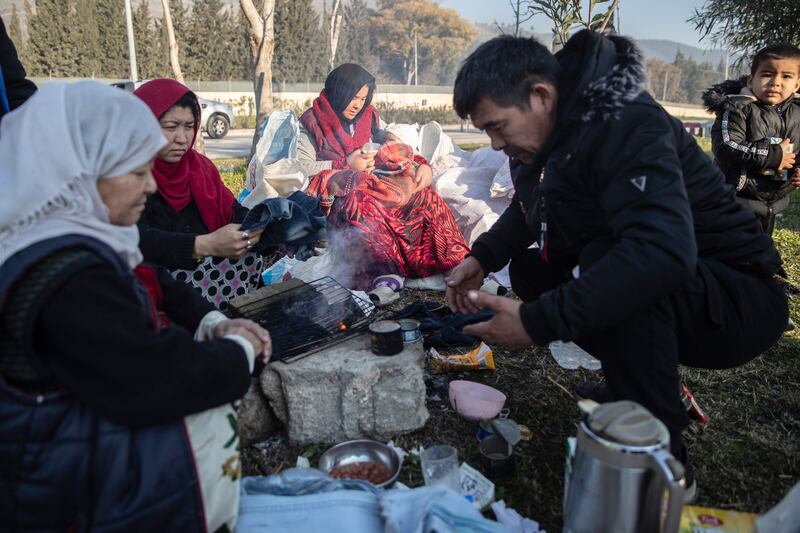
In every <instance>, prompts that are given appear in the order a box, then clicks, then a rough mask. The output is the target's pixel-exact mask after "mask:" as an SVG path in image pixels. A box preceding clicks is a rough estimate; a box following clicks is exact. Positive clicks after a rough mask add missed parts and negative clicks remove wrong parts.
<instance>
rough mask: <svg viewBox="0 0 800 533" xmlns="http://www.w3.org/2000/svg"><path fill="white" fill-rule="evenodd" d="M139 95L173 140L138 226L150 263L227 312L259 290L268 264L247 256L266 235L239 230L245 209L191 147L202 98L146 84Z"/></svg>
mask: <svg viewBox="0 0 800 533" xmlns="http://www.w3.org/2000/svg"><path fill="white" fill-rule="evenodd" d="M134 94H135V95H136V96H138V97H139V98H141V99H142V100H143V101H144V102H145V103H146V104H147V105H148V106H149V107H150V109H151V110H152V111H153V114H154V115H155V116H156V118H157V119H158V121H159V123H160V124H161V131H162V132H163V133H164V136H165V137H166V138H167V141H168V144H167V145H166V146H165V147H164V149H163V150H161V152H159V154H158V156H157V158H156V160H155V163H154V165H153V176H154V177H155V179H156V183H157V185H158V192H156V193H155V194H153V195H152V196H150V197H149V198H148V199H147V204H146V206H145V210H144V213H143V214H142V218H141V220H140V221H139V232H140V235H141V240H140V247H141V249H142V253H143V254H144V258H145V261H148V262H151V263H155V264H159V265H162V266H164V267H166V268H167V269H169V270H170V272H172V274H173V276H175V277H176V278H177V279H179V280H182V281H187V282H189V283H192V284H193V285H194V286H195V287H196V288H197V289H199V290H200V291H201V292H202V294H203V296H205V297H206V298H208V299H209V300H210V301H211V302H212V303H214V304H216V305H217V306H218V307H225V306H226V304H227V301H228V300H229V299H230V298H233V297H235V296H238V295H241V294H244V293H245V292H247V291H248V290H249V289H250V288H254V287H255V285H257V283H258V276H259V274H260V270H261V267H262V265H263V260H262V259H261V258H260V257H258V256H256V255H255V254H251V253H248V250H249V249H250V248H251V247H252V246H253V245H255V243H257V242H258V238H259V236H260V234H261V231H262V230H254V231H249V232H248V231H241V230H240V224H239V223H240V222H241V221H242V219H244V216H245V215H246V213H247V209H245V208H244V207H242V206H240V205H239V204H238V202H236V199H235V198H234V197H233V194H232V193H231V192H230V190H228V188H227V187H226V186H225V184H224V183H223V182H222V178H221V177H220V175H219V172H218V171H217V168H216V167H215V166H214V163H212V162H211V160H210V159H208V158H207V157H205V156H204V155H202V154H200V153H198V152H196V151H195V150H194V149H193V148H192V147H193V146H194V140H195V138H196V137H197V135H198V133H199V131H200V105H199V103H198V101H197V96H196V95H195V94H194V93H193V92H192V91H190V90H189V88H188V87H186V86H185V85H183V84H181V83H178V82H177V81H175V80H170V79H157V80H153V81H150V82H147V83H145V84H144V85H142V86H141V87H139V88H138V89H137V90H136V91H134Z"/></svg>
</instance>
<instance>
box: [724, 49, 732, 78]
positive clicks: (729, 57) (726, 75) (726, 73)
mask: <svg viewBox="0 0 800 533" xmlns="http://www.w3.org/2000/svg"><path fill="white" fill-rule="evenodd" d="M730 62H731V55H730V54H729V53H728V50H725V79H726V80H727V79H728V66H729V65H730Z"/></svg>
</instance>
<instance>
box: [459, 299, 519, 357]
mask: <svg viewBox="0 0 800 533" xmlns="http://www.w3.org/2000/svg"><path fill="white" fill-rule="evenodd" d="M468 298H469V300H470V301H471V302H472V303H473V305H475V306H476V307H479V308H481V309H486V308H488V309H492V310H494V313H495V314H494V316H493V317H492V319H491V320H487V321H486V322H479V323H477V324H472V325H471V326H465V327H464V333H466V334H467V335H474V336H476V337H480V338H481V339H483V340H484V341H485V342H487V343H488V344H494V345H497V346H507V347H509V348H524V347H526V346H530V345H532V344H533V339H531V338H530V337H529V336H528V332H527V331H525V328H524V327H523V325H522V319H521V318H520V315H519V308H520V306H521V305H522V302H520V301H519V300H512V299H511V298H506V297H505V296H492V295H491V294H486V293H484V292H479V291H469V295H468Z"/></svg>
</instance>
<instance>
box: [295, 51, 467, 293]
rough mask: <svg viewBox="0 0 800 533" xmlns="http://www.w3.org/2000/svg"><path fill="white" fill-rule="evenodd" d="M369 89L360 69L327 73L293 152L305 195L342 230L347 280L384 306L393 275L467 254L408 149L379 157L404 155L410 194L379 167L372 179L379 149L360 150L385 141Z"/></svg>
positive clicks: (428, 269)
mask: <svg viewBox="0 0 800 533" xmlns="http://www.w3.org/2000/svg"><path fill="white" fill-rule="evenodd" d="M374 92H375V78H374V77H373V76H372V75H371V74H370V73H369V72H367V71H366V70H364V69H363V68H362V67H360V66H358V65H354V64H352V63H349V64H345V65H341V66H339V67H338V68H336V69H334V70H333V71H331V73H330V74H329V75H328V78H327V79H326V80H325V88H324V89H323V90H322V92H320V94H319V97H318V98H316V99H315V100H314V104H313V105H312V107H311V108H310V109H308V110H307V111H306V112H305V113H303V115H302V116H301V117H300V125H301V130H300V137H299V142H298V147H297V151H298V159H299V160H300V162H301V163H302V164H303V165H304V167H305V168H306V171H307V172H308V175H309V178H310V182H309V186H308V190H307V191H306V192H307V193H308V194H310V195H313V196H317V197H319V199H320V204H321V206H322V208H323V210H324V211H326V212H328V213H329V214H328V222H329V225H330V226H331V228H333V229H336V228H339V229H344V230H346V231H343V232H341V234H340V235H341V236H342V238H339V239H335V241H336V242H335V244H336V246H334V248H335V247H338V246H342V245H344V246H345V247H346V250H345V255H343V257H346V258H347V259H348V261H349V262H350V264H351V265H352V266H353V272H349V273H348V274H350V276H349V277H350V278H351V279H349V280H347V281H345V283H347V284H348V285H350V286H351V287H352V288H357V289H365V290H372V291H373V292H371V293H370V296H371V297H372V296H375V297H376V298H374V300H376V301H377V302H378V303H386V302H388V301H389V300H390V299H391V296H396V291H397V290H399V288H400V286H401V285H402V280H398V279H397V278H398V276H400V277H414V278H420V277H427V276H431V275H433V274H437V273H440V272H445V271H447V270H448V269H450V268H452V267H453V266H455V265H456V264H458V263H459V262H460V261H461V259H462V258H463V257H464V256H465V255H466V253H467V252H468V251H469V249H468V248H467V245H466V242H465V241H464V237H463V236H462V235H461V232H460V231H459V229H458V226H457V225H456V222H455V219H454V218H453V214H452V213H451V212H450V209H449V208H448V207H447V205H446V204H445V203H444V200H442V198H441V197H440V196H439V195H438V194H436V193H435V192H434V191H433V190H431V189H430V188H429V187H428V186H427V185H428V184H429V183H430V176H431V168H430V165H428V162H427V161H425V159H424V158H422V157H421V156H414V155H413V149H412V147H405V149H403V148H400V149H399V150H394V149H393V148H392V147H385V149H383V148H382V149H381V152H380V154H388V155H392V154H397V153H400V152H403V151H404V150H405V152H406V158H405V159H404V160H403V162H402V164H401V165H400V168H399V170H404V171H405V172H407V173H408V174H409V175H411V176H413V178H411V179H412V180H413V182H412V183H410V184H409V185H410V187H409V188H408V190H405V189H401V188H400V187H397V186H396V185H397V184H396V183H394V184H393V183H392V180H391V179H386V178H388V176H386V172H385V171H386V170H387V169H384V168H383V167H381V168H379V169H378V170H379V171H381V170H383V171H384V174H383V176H384V177H383V178H377V177H376V176H375V175H373V174H371V173H372V171H373V170H375V161H376V157H375V155H376V153H377V149H376V147H374V146H371V147H365V145H367V144H369V143H371V142H373V141H376V140H383V132H381V122H380V117H379V116H378V111H377V110H376V109H375V108H374V107H373V106H372V105H371V102H372V95H373V93H374ZM365 148H369V149H365ZM381 158H382V156H380V155H379V159H381ZM412 165H413V168H412ZM397 170H398V169H395V171H397ZM395 171H392V172H389V173H390V174H394V173H395ZM423 175H427V179H426V180H423V179H421V177H422V176H423ZM389 198H391V199H392V201H387V199H389ZM381 287H384V288H386V287H391V291H390V292H391V295H387V296H386V298H384V296H378V295H380V294H385V293H386V292H387V291H380V292H375V289H378V288H381Z"/></svg>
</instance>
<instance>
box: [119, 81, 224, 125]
mask: <svg viewBox="0 0 800 533" xmlns="http://www.w3.org/2000/svg"><path fill="white" fill-rule="evenodd" d="M146 81H147V80H143V81H136V82H133V81H121V82H118V83H112V85H113V86H114V87H119V88H120V89H125V90H126V91H129V92H133V91H134V90H136V89H138V88H139V86H140V85H142V84H143V83H145V82H146ZM197 100H198V102H199V103H200V126H201V128H202V129H203V131H205V132H206V133H208V136H209V137H211V138H212V139H222V138H223V137H225V136H226V135H227V134H228V130H229V129H231V125H232V124H233V119H234V117H235V116H236V115H235V114H234V113H233V106H232V105H230V104H226V103H225V102H218V101H216V100H206V99H205V98H200V97H199V96H198V97H197Z"/></svg>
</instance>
